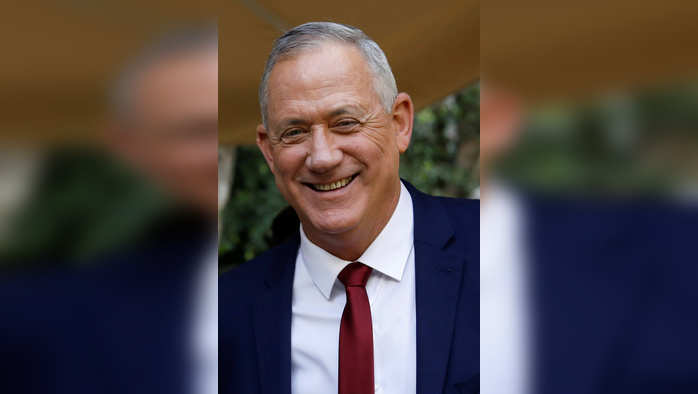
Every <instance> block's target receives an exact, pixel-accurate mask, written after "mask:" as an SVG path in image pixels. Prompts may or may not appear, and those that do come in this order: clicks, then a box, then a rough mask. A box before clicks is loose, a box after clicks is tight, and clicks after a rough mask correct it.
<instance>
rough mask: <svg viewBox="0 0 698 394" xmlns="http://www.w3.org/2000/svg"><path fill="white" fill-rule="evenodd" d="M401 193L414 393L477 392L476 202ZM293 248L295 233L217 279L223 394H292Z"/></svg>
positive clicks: (413, 191)
mask: <svg viewBox="0 0 698 394" xmlns="http://www.w3.org/2000/svg"><path fill="white" fill-rule="evenodd" d="M406 185H407V188H408V190H409V192H410V195H411V196H412V202H413V207H414V248H415V273H416V304H417V393H418V394H435V393H453V394H457V393H477V392H479V370H480V366H479V363H480V360H479V355H480V350H479V349H480V348H479V341H480V320H479V319H480V317H479V311H480V306H479V281H480V270H479V264H480V249H479V248H480V244H479V240H480V237H479V233H480V232H479V221H480V213H479V201H468V200H457V199H449V198H439V197H432V196H428V195H426V194H423V193H421V192H419V191H418V190H416V189H415V188H414V187H413V186H411V185H409V184H407V183H406ZM298 247H299V236H298V235H296V236H295V237H293V238H292V239H291V240H289V241H288V242H286V243H284V244H282V245H280V246H278V247H276V248H274V249H271V250H269V251H268V252H266V253H265V254H263V255H261V256H259V257H258V258H256V259H254V260H252V261H250V262H248V263H246V264H243V265H242V266H240V267H239V268H237V269H235V270H233V271H231V272H229V273H226V274H224V275H222V276H221V278H220V280H219V293H218V294H219V295H218V300H219V323H218V324H219V330H218V335H219V337H218V338H219V379H218V381H219V390H220V392H221V393H229V394H291V298H292V296H293V295H292V287H293V275H294V271H295V262H296V257H297V253H298ZM308 335H312V333H308Z"/></svg>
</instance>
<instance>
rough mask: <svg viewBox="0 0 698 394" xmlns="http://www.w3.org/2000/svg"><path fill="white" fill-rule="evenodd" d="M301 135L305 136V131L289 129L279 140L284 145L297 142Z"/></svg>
mask: <svg viewBox="0 0 698 394" xmlns="http://www.w3.org/2000/svg"><path fill="white" fill-rule="evenodd" d="M303 135H305V130H303V129H299V128H295V129H289V130H286V131H284V132H283V134H281V140H282V141H283V142H286V143H291V142H295V141H297V140H298V139H300V138H301V137H302V136H303Z"/></svg>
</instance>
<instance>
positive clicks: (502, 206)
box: [480, 184, 531, 394]
mask: <svg viewBox="0 0 698 394" xmlns="http://www.w3.org/2000/svg"><path fill="white" fill-rule="evenodd" d="M491 189H492V190H488V193H487V195H486V197H487V199H486V200H485V201H483V202H482V203H481V208H480V390H481V392H482V393H483V394H524V393H527V392H528V387H529V378H530V370H529V369H528V366H529V365H530V364H531V363H530V356H531V352H530V347H529V342H528V340H527V338H528V332H529V330H528V318H527V317H528V315H529V311H528V310H527V304H528V303H527V300H526V295H527V294H526V291H525V289H526V287H525V286H526V285H527V276H526V269H525V265H524V264H525V263H526V261H525V255H526V252H525V250H524V245H525V244H524V242H523V223H524V222H523V220H524V218H523V216H522V210H521V206H520V203H519V201H518V200H517V198H516V195H515V194H513V193H511V192H510V191H509V190H508V189H507V188H505V187H504V186H502V185H499V184H495V185H492V187H491Z"/></svg>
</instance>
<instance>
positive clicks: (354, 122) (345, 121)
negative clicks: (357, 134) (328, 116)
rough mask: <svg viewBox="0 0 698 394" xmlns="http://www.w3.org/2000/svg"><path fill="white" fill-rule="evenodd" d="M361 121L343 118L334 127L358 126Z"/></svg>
mask: <svg viewBox="0 0 698 394" xmlns="http://www.w3.org/2000/svg"><path fill="white" fill-rule="evenodd" d="M358 123H359V122H358V121H357V120H356V119H342V120H340V121H338V122H337V123H335V124H334V127H340V128H348V127H352V126H356V125H357V124H358Z"/></svg>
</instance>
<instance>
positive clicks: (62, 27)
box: [0, 0, 698, 144]
mask: <svg viewBox="0 0 698 394" xmlns="http://www.w3.org/2000/svg"><path fill="white" fill-rule="evenodd" d="M195 3H196V2H192V1H184V0H172V1H169V2H167V3H165V4H157V3H147V2H142V1H138V2H137V1H135V0H123V1H100V2H89V1H62V2H46V1H40V0H28V1H24V2H15V3H13V4H11V5H8V6H6V7H4V9H3V15H2V17H0V18H2V19H3V20H2V21H1V22H0V37H1V38H0V40H1V41H2V42H1V44H2V48H3V50H4V52H3V55H2V62H0V100H2V102H0V108H1V111H2V116H0V133H2V134H3V135H4V136H7V135H12V136H14V137H15V138H16V137H18V136H19V137H22V138H26V137H30V138H31V137H32V136H41V137H44V138H45V137H51V136H54V137H56V136H57V137H60V138H63V139H64V138H65V137H69V136H75V137H77V138H79V139H82V138H85V137H86V136H90V135H93V134H94V131H95V130H96V127H97V126H98V121H99V119H101V115H102V111H103V103H104V88H105V85H106V82H107V81H108V78H109V76H111V75H113V74H114V73H115V72H117V71H118V70H119V67H120V66H121V64H122V63H123V61H124V60H125V59H126V58H128V57H129V56H132V55H133V54H134V53H135V52H136V51H137V50H138V49H139V48H141V47H142V46H143V45H144V44H145V43H146V42H147V41H148V40H151V39H152V38H153V36H154V35H156V34H159V33H162V32H163V31H167V30H168V29H170V28H177V27H178V26H180V25H185V24H191V23H194V22H197V21H207V20H209V21H210V16H211V15H212V14H213V15H217V16H218V24H219V29H220V30H219V31H220V90H219V97H220V107H219V112H220V139H221V141H222V142H224V143H231V144H244V143H251V142H252V141H253V138H254V128H255V125H256V123H257V122H258V120H259V109H258V108H257V103H256V101H257V93H256V90H257V84H258V82H259V78H260V76H261V72H262V68H263V66H264V61H265V58H266V56H267V54H268V52H269V50H270V48H271V45H272V42H273V40H274V39H275V38H276V37H277V36H278V35H280V34H281V31H283V30H284V29H287V28H289V27H292V26H295V25H298V24H300V23H303V22H307V21H311V20H330V21H336V22H342V23H348V24H352V25H356V26H358V27H360V28H361V29H363V30H364V31H365V32H366V33H368V34H369V35H370V36H372V37H373V38H374V39H375V40H376V41H378V43H379V44H380V45H381V46H382V47H383V49H384V50H385V52H386V54H387V55H388V58H389V60H390V62H391V65H392V67H393V69H394V72H395V75H396V78H397V80H398V87H399V89H400V90H402V91H406V92H408V93H410V94H411V95H412V97H413V99H414V101H415V103H416V105H417V107H423V106H425V105H428V104H430V103H432V102H433V101H434V100H437V99H439V98H441V97H443V96H445V95H447V94H448V93H450V92H453V91H455V90H458V89H459V88H462V87H464V86H465V85H467V84H469V83H471V82H472V81H474V80H477V79H478V78H479V75H480V68H481V66H480V63H481V62H480V58H481V56H480V47H481V46H482V69H483V77H484V79H485V81H487V80H488V79H496V80H498V81H501V82H502V83H503V84H505V85H506V86H510V87H513V88H516V89H519V90H520V91H523V92H526V93H528V94H530V95H533V96H537V97H538V98H548V97H559V96H575V95H577V96H578V95H580V94H584V93H586V92H593V91H597V90H599V89H603V88H606V87H613V86H614V85H617V86H620V87H622V86H623V85H628V84H636V83H638V82H647V83H652V82H654V81H662V80H667V79H672V78H676V77H686V78H694V77H695V76H696V75H698V72H697V71H696V70H698V51H696V50H695V49H696V48H698V41H697V40H698V23H696V20H698V12H697V11H696V9H697V8H698V6H697V5H696V4H698V3H695V4H694V3H692V2H686V1H681V0H666V1H663V2H637V1H632V2H631V1H630V0H623V1H620V2H612V3H609V2H608V1H601V0H590V1H585V2H580V3H579V4H567V3H560V4H558V3H559V2H557V3H556V2H549V1H546V2H536V1H534V2H520V1H514V0H491V1H488V2H483V3H482V10H481V5H480V2H479V0H452V1H445V0H435V1H429V2H425V1H416V0H401V1H378V0H354V1H344V2H339V1H326V0H302V1H301V0H299V1H285V0H230V1H227V2H222V3H219V4H218V5H217V6H216V8H215V9H213V10H211V9H203V8H201V6H200V5H199V4H195ZM481 19H482V23H481V22H480V20H481ZM481 25H482V29H481Z"/></svg>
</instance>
